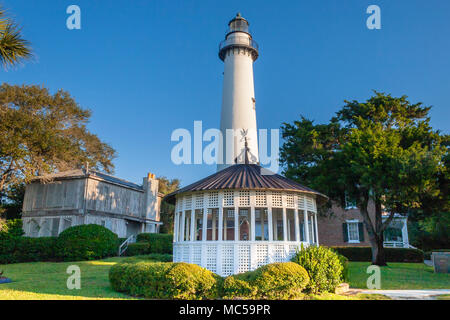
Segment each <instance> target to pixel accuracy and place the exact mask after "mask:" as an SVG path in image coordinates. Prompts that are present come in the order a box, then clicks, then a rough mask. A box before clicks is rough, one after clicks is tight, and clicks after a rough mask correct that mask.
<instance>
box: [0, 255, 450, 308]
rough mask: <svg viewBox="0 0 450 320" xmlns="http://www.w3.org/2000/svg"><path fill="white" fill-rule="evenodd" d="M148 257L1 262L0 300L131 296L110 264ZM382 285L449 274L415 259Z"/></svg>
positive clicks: (354, 268)
mask: <svg viewBox="0 0 450 320" xmlns="http://www.w3.org/2000/svg"><path fill="white" fill-rule="evenodd" d="M124 260H128V261H141V260H149V259H148V257H145V256H140V257H131V258H118V257H114V258H108V259H104V260H96V261H80V262H33V263H17V264H8V265H0V270H3V271H4V275H5V276H7V277H9V278H11V279H13V281H14V282H12V283H7V284H1V285H0V300H5V299H33V300H39V299H45V300H49V299H50V300H59V299H130V298H131V297H129V296H127V295H125V294H121V293H118V292H115V291H113V290H112V289H111V287H110V284H109V279H108V272H109V268H110V267H111V266H112V265H114V264H116V263H117V262H119V261H124ZM70 265H78V266H79V267H80V269H81V289H80V290H69V289H67V286H66V281H67V278H68V276H69V275H68V274H67V273H66V270H67V267H68V266H70ZM368 266H369V263H365V262H351V263H350V286H351V287H352V288H365V287H366V279H367V276H368V275H367V274H366V273H365V271H366V269H367V267H368ZM381 272H382V278H381V286H382V289H448V288H450V276H449V275H447V274H434V273H433V269H432V268H431V267H427V266H425V265H424V264H414V263H390V264H389V266H388V267H383V268H382V271H381ZM384 298H385V297H384V296H380V295H361V294H360V295H356V296H342V295H336V294H322V295H319V296H305V299H314V300H316V299H317V300H354V299H357V300H372V299H384Z"/></svg>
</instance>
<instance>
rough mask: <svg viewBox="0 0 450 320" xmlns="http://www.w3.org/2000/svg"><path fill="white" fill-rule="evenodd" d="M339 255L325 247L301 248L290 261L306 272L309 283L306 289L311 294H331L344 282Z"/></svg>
mask: <svg viewBox="0 0 450 320" xmlns="http://www.w3.org/2000/svg"><path fill="white" fill-rule="evenodd" d="M341 260H342V258H341V259H340V258H339V255H338V254H337V253H336V252H334V251H333V250H331V249H328V248H326V247H322V246H319V247H316V246H309V247H307V248H306V249H305V248H303V247H302V249H301V250H300V251H298V252H297V253H296V254H295V256H294V257H293V258H292V260H291V261H293V262H295V263H298V264H299V265H300V266H302V267H303V268H305V270H306V271H307V272H308V275H309V278H310V281H309V283H308V286H307V289H308V290H309V291H310V292H311V293H313V294H316V293H319V292H331V293H333V292H334V290H335V289H336V287H337V286H338V285H339V284H341V283H342V281H343V280H344V274H343V272H344V267H343V266H342V264H341Z"/></svg>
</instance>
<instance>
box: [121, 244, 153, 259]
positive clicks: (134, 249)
mask: <svg viewBox="0 0 450 320" xmlns="http://www.w3.org/2000/svg"><path fill="white" fill-rule="evenodd" d="M148 253H150V243H146V242H137V243H130V244H129V245H128V248H127V250H126V251H125V254H126V255H127V256H138V255H144V254H148Z"/></svg>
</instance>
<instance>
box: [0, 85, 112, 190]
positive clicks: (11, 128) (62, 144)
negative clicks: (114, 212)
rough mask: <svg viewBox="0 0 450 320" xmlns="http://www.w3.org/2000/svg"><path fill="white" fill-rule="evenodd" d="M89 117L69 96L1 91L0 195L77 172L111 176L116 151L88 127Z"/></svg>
mask: <svg viewBox="0 0 450 320" xmlns="http://www.w3.org/2000/svg"><path fill="white" fill-rule="evenodd" d="M90 116H91V112H90V111H89V110H87V109H83V108H81V107H80V106H79V105H78V104H77V102H76V101H75V100H74V99H73V98H72V97H71V96H70V94H69V93H67V92H65V91H63V90H59V91H58V92H56V93H55V94H50V92H49V91H48V90H47V89H46V88H43V87H40V86H34V85H31V86H25V85H24V86H17V85H15V86H11V85H8V84H3V85H1V86H0V193H3V192H5V190H6V188H8V187H9V186H12V185H14V184H17V183H21V182H25V183H26V182H28V181H29V180H30V179H31V178H32V177H35V176H39V175H44V174H48V173H53V172H58V171H63V170H68V169H75V168H81V167H83V166H85V165H86V164H88V165H89V167H90V168H94V169H98V170H103V171H106V172H109V173H110V172H112V170H113V168H114V166H113V163H112V159H113V158H114V157H115V151H114V149H113V148H111V147H110V146H109V145H108V144H106V143H105V142H102V141H101V140H100V139H99V138H98V137H97V135H95V134H93V133H91V132H90V131H89V130H88V129H87V127H86V125H87V123H88V121H89V118H90Z"/></svg>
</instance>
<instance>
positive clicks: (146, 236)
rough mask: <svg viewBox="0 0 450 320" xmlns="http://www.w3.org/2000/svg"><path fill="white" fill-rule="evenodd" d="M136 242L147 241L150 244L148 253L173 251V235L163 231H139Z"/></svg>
mask: <svg viewBox="0 0 450 320" xmlns="http://www.w3.org/2000/svg"><path fill="white" fill-rule="evenodd" d="M136 239H137V242H138V243H139V242H147V243H149V244H150V251H149V252H148V253H170V254H172V252H173V236H172V235H171V234H164V233H140V234H138V235H137V238H136Z"/></svg>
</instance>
